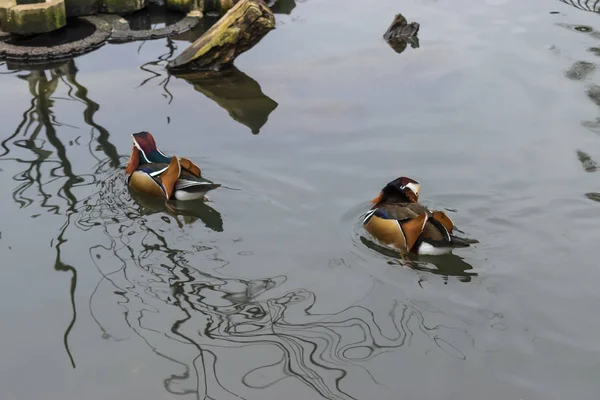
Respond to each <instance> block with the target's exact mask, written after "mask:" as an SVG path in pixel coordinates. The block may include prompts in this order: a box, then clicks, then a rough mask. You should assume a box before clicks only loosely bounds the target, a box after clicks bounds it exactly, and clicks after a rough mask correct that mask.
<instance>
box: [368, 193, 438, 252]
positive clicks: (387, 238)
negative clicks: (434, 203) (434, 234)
mask: <svg viewBox="0 0 600 400" xmlns="http://www.w3.org/2000/svg"><path fill="white" fill-rule="evenodd" d="M426 211H427V209H426V208H425V207H423V206H421V205H419V204H417V203H400V204H392V205H386V206H383V207H379V208H376V209H373V210H371V211H369V213H367V215H366V216H365V219H364V221H363V224H364V226H365V228H366V229H367V231H368V232H370V233H371V234H372V235H373V236H375V237H377V238H378V239H379V240H380V241H382V242H384V243H386V244H392V245H395V246H396V247H400V248H401V247H405V248H406V250H407V251H410V250H411V249H412V248H413V247H414V246H415V244H417V242H418V241H419V238H420V237H421V235H422V233H423V229H425V226H426V225H427V220H428V219H429V217H428V215H427V212H426Z"/></svg>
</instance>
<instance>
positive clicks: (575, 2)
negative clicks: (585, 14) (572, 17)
mask: <svg viewBox="0 0 600 400" xmlns="http://www.w3.org/2000/svg"><path fill="white" fill-rule="evenodd" d="M559 1H561V2H563V3H565V4H568V5H570V6H573V7H576V8H579V9H580V10H585V11H591V12H600V2H599V1H598V0H559Z"/></svg>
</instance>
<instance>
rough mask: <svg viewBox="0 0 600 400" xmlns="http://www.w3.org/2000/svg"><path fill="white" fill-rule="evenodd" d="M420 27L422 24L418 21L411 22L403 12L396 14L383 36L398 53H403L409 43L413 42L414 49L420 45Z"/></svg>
mask: <svg viewBox="0 0 600 400" xmlns="http://www.w3.org/2000/svg"><path fill="white" fill-rule="evenodd" d="M419 28H420V25H419V24H418V23H416V22H411V23H410V24H409V23H408V21H407V20H406V18H404V16H403V15H402V14H396V16H395V18H394V20H393V21H392V24H391V25H390V27H389V28H388V30H387V31H386V32H385V33H384V34H383V38H384V39H385V40H386V42H387V43H388V44H389V45H390V47H391V48H393V49H394V50H395V51H396V52H397V53H402V52H403V51H404V49H406V45H407V44H408V43H410V44H411V47H412V48H413V49H414V48H418V47H419V39H418V37H417V33H419Z"/></svg>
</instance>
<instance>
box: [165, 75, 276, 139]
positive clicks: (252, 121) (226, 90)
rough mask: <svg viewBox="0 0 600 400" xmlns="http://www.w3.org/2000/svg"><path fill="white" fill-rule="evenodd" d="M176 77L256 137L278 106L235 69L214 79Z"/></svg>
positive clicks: (203, 76) (247, 77)
mask: <svg viewBox="0 0 600 400" xmlns="http://www.w3.org/2000/svg"><path fill="white" fill-rule="evenodd" d="M176 77H177V78H181V79H183V80H185V81H187V82H188V83H190V84H191V85H193V87H194V90H196V91H198V92H200V93H202V94H203V95H205V96H206V97H208V98H209V99H211V100H212V101H214V102H215V103H217V104H218V105H219V106H221V107H222V108H224V109H225V110H227V112H228V113H229V116H231V118H232V119H234V120H235V121H237V122H239V123H241V124H243V125H246V126H247V127H248V128H250V130H251V131H252V133H253V134H255V135H256V134H258V133H259V132H260V129H261V128H262V127H263V125H264V124H265V123H266V122H267V120H268V119H269V115H270V114H271V113H272V112H273V110H275V108H277V102H275V101H274V100H273V99H271V98H270V97H268V96H267V95H265V94H264V93H263V92H262V89H261V87H260V85H259V84H258V82H256V81H255V80H254V79H252V78H250V77H249V76H248V75H246V74H244V73H243V72H241V71H240V70H238V69H237V68H235V67H234V68H232V69H230V70H227V71H224V72H223V73H220V74H218V75H216V76H215V75H206V74H204V73H191V74H181V75H176Z"/></svg>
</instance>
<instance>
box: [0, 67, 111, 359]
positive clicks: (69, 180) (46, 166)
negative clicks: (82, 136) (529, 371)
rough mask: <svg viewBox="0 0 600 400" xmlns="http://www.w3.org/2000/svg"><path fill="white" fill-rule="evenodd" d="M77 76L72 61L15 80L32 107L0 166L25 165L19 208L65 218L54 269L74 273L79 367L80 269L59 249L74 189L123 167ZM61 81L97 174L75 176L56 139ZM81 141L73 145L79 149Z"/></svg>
mask: <svg viewBox="0 0 600 400" xmlns="http://www.w3.org/2000/svg"><path fill="white" fill-rule="evenodd" d="M9 68H16V65H14V64H11V65H9ZM45 68H48V69H47V70H46V69H45ZM76 75H77V68H76V67H75V64H74V62H73V61H72V60H71V61H66V62H65V61H63V62H61V63H53V64H50V65H37V66H36V67H34V68H32V70H31V71H29V72H27V73H20V74H18V75H17V77H18V78H19V79H22V80H25V81H27V83H28V85H29V92H30V94H31V103H30V107H29V108H28V109H27V110H26V111H25V112H24V113H23V118H22V121H21V123H20V124H19V125H18V126H17V128H16V129H15V131H14V132H13V133H12V134H11V135H10V136H9V137H7V138H6V139H4V140H3V141H2V143H1V147H2V150H1V152H0V162H12V163H19V164H25V165H26V168H25V170H23V171H22V172H20V173H18V174H17V175H15V176H14V180H15V181H16V182H18V185H17V187H16V188H14V189H13V198H14V200H15V202H16V203H18V204H19V206H20V207H21V208H27V207H30V206H39V207H41V208H42V209H45V210H47V211H48V212H49V213H51V214H54V215H61V216H64V223H63V224H62V226H61V228H60V232H59V234H58V235H57V237H56V238H54V239H53V240H52V246H53V247H54V248H55V250H56V258H55V260H54V268H55V270H57V271H62V272H69V273H70V274H71V282H70V285H69V297H70V302H71V312H72V318H71V321H70V322H69V324H68V326H67V327H66V329H65V332H64V337H63V342H64V346H65V350H66V352H67V354H68V356H69V358H70V360H71V363H72V365H73V367H75V360H74V357H73V355H72V353H71V351H70V348H69V333H70V332H71V330H72V329H73V327H74V325H75V321H76V315H77V314H76V306H75V290H76V288H77V270H76V268H75V267H74V266H72V265H68V264H66V263H65V262H64V261H62V258H61V254H62V250H61V248H62V246H63V245H64V244H65V243H66V242H67V239H66V236H65V235H66V232H67V229H68V228H69V226H70V222H71V218H72V216H73V214H74V213H76V212H77V210H76V208H77V204H78V199H77V197H76V195H75V193H74V189H75V188H77V187H81V186H88V185H94V184H95V183H96V176H97V175H100V174H102V173H106V172H107V171H109V170H112V169H113V168H114V167H116V166H117V165H118V164H119V163H120V160H119V156H118V154H117V152H116V148H115V147H114V146H113V145H112V143H110V141H109V133H108V131H107V130H106V129H104V128H103V127H102V126H100V125H99V124H97V123H96V122H95V121H94V114H95V113H96V112H97V111H98V109H99V106H98V104H97V103H95V102H93V101H92V100H91V99H90V98H89V97H88V95H87V93H88V92H87V89H86V88H85V87H84V86H83V85H81V84H80V83H79V82H78V81H77V78H76ZM61 82H62V83H64V84H65V85H66V86H67V89H68V96H69V97H70V100H72V101H77V102H81V103H83V104H85V110H84V112H83V119H84V122H85V123H86V124H87V125H89V126H90V127H91V138H90V140H89V141H87V142H89V145H88V146H89V147H88V150H89V153H90V155H91V156H92V157H93V159H96V161H97V164H96V166H95V171H94V173H93V174H85V175H83V174H77V173H75V171H74V167H73V165H72V163H71V161H70V159H69V155H68V152H67V147H66V146H65V144H64V143H63V141H61V139H60V137H59V135H58V132H57V127H59V126H63V124H61V123H60V122H59V121H58V119H57V117H56V115H55V114H54V111H53V107H54V103H55V101H56V100H55V99H54V98H53V96H54V93H55V92H56V90H57V89H58V87H59V84H60V83H61ZM95 130H96V131H98V133H99V135H98V136H96V135H95ZM41 134H45V140H44V139H42V138H41V137H40V136H41ZM23 137H24V138H25V139H23ZM94 139H95V140H96V141H97V143H98V144H99V145H100V146H99V147H100V149H101V150H102V151H103V152H104V155H102V156H98V155H97V154H96V152H95V150H93V149H92V147H91V146H92V143H93V141H94ZM78 140H79V139H77V140H76V141H75V142H74V143H72V144H75V145H76V146H79V141H78ZM23 151H25V152H26V153H28V154H29V155H31V156H33V158H32V159H31V158H30V159H28V157H27V156H23V155H21V154H20V153H21V152H23ZM107 167H108V168H107ZM48 176H49V177H50V179H48ZM38 198H41V200H40V202H39V204H37V203H36V200H34V199H38Z"/></svg>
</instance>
